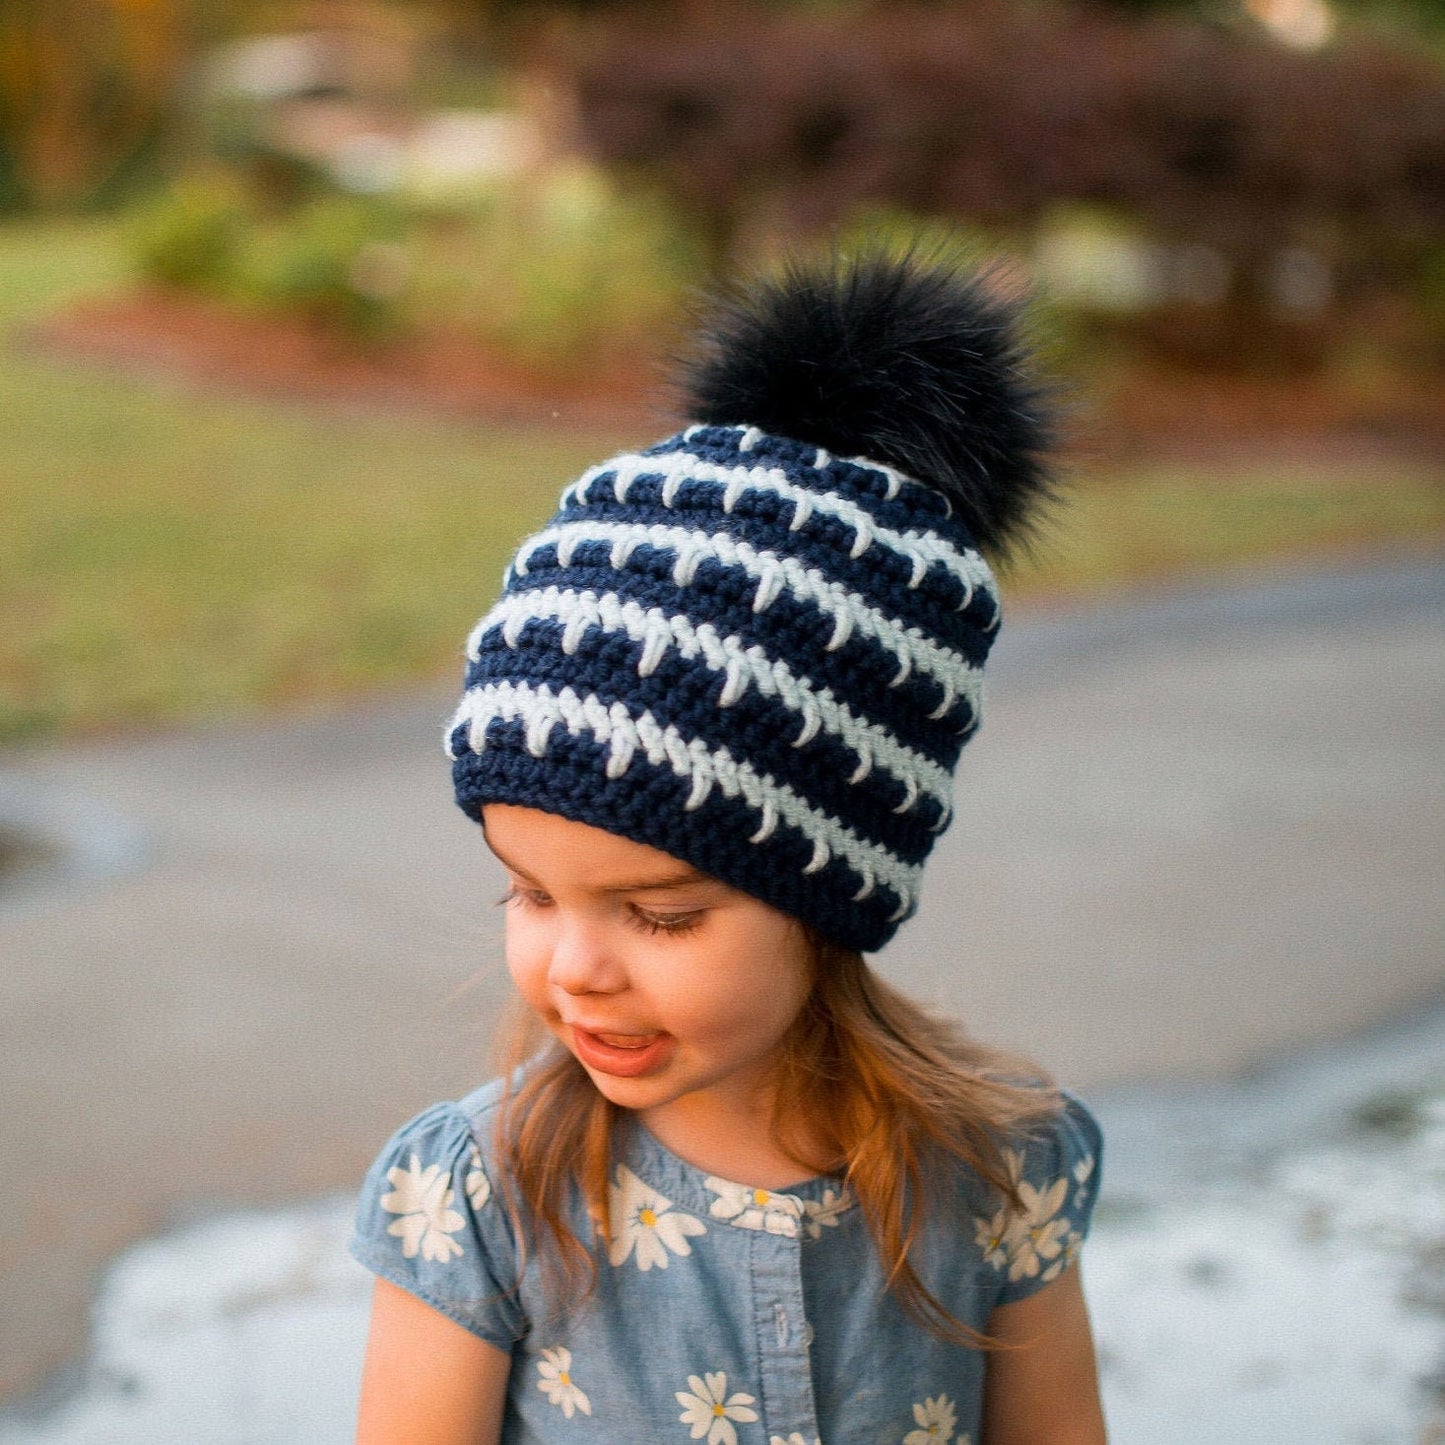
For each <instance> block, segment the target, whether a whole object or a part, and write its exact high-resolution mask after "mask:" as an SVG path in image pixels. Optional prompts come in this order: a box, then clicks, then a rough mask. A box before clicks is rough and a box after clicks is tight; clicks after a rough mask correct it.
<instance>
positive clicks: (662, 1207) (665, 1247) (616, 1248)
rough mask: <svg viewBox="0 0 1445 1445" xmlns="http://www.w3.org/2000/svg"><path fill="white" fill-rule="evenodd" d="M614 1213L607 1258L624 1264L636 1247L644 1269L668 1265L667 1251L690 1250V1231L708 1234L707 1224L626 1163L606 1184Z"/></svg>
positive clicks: (620, 1166)
mask: <svg viewBox="0 0 1445 1445" xmlns="http://www.w3.org/2000/svg"><path fill="white" fill-rule="evenodd" d="M607 1205H608V1210H609V1213H610V1214H611V1217H612V1238H611V1239H609V1240H608V1241H607V1258H608V1259H609V1260H610V1261H611V1263H612V1264H613V1265H614V1266H616V1265H621V1264H625V1263H626V1262H627V1258H628V1256H629V1255H632V1254H633V1253H634V1251H635V1254H636V1259H637V1267H638V1269H640V1270H643V1271H644V1272H645V1271H647V1270H649V1269H651V1268H653V1266H654V1265H655V1266H656V1267H657V1268H658V1269H666V1268H667V1260H668V1251H669V1250H671V1251H672V1253H673V1254H691V1253H692V1246H691V1245H690V1244H689V1243H688V1242H687V1236H688V1235H690V1234H706V1233H707V1225H705V1224H704V1223H703V1222H702V1220H700V1219H694V1218H693V1217H692V1215H690V1214H684V1213H683V1212H682V1210H680V1209H676V1208H674V1207H673V1203H672V1200H670V1199H668V1198H666V1197H665V1196H664V1195H661V1194H659V1193H658V1192H657V1190H655V1189H653V1188H652V1187H651V1186H649V1185H647V1184H644V1183H643V1182H642V1180H640V1179H639V1178H638V1177H637V1175H635V1174H634V1173H633V1172H632V1171H631V1170H630V1169H629V1168H628V1167H627V1166H626V1165H625V1164H619V1165H618V1166H617V1182H616V1183H615V1184H609V1185H608V1186H607Z"/></svg>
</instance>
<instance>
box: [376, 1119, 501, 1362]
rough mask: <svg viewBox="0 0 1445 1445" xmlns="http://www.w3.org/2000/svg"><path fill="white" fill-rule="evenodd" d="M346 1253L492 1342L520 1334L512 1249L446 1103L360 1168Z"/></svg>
mask: <svg viewBox="0 0 1445 1445" xmlns="http://www.w3.org/2000/svg"><path fill="white" fill-rule="evenodd" d="M350 1250H351V1254H352V1256H353V1257H354V1258H355V1259H356V1260H358V1261H359V1262H360V1263H361V1264H363V1265H365V1266H366V1268H367V1269H369V1270H371V1271H372V1272H373V1273H374V1274H378V1275H380V1276H381V1277H382V1278H383V1279H385V1280H388V1281H390V1282H391V1283H392V1284H394V1285H397V1286H398V1287H399V1288H401V1289H404V1290H406V1291H407V1292H408V1293H409V1294H413V1295H415V1296H416V1297H417V1298H418V1299H421V1300H424V1301H425V1302H426V1303H427V1304H429V1305H431V1306H432V1308H433V1309H436V1310H439V1311H440V1312H441V1313H442V1314H444V1315H446V1316H447V1318H448V1319H451V1320H455V1321H456V1323H457V1324H459V1325H461V1326H462V1327H463V1328H464V1329H466V1330H469V1331H470V1332H471V1333H472V1334H474V1335H476V1336H478V1337H479V1338H481V1339H483V1340H485V1341H486V1342H487V1343H488V1344H491V1345H495V1346H497V1348H499V1349H503V1350H511V1349H512V1347H513V1346H514V1345H515V1344H516V1342H517V1341H518V1340H519V1339H520V1338H521V1337H522V1336H523V1335H524V1334H525V1333H526V1321H525V1318H524V1316H523V1312H522V1309H521V1306H520V1305H519V1303H518V1300H517V1286H518V1283H519V1280H518V1269H517V1249H516V1243H515V1240H514V1238H513V1236H512V1231H511V1228H510V1224H509V1221H508V1219H507V1216H506V1210H505V1209H503V1208H502V1207H501V1205H500V1202H499V1201H498V1200H497V1199H496V1198H494V1192H493V1188H492V1180H491V1177H490V1174H489V1172H488V1166H487V1163H486V1162H485V1161H484V1159H483V1154H482V1148H481V1146H480V1145H479V1143H478V1141H477V1138H476V1136H475V1135H474V1133H473V1131H472V1127H471V1124H470V1122H469V1120H468V1118H467V1115H466V1114H465V1113H464V1112H463V1111H462V1110H461V1109H460V1108H459V1107H458V1106H457V1105H456V1104H436V1105H433V1106H432V1107H431V1108H430V1109H427V1110H424V1111H423V1112H422V1113H420V1114H418V1115H417V1116H416V1118H414V1119H412V1120H411V1121H410V1122H408V1123H406V1124H403V1125H402V1127H401V1128H400V1129H398V1130H397V1131H396V1133H395V1134H394V1135H392V1137H391V1139H390V1140H389V1141H388V1143H387V1144H386V1147H385V1148H383V1149H382V1151H381V1153H380V1154H379V1155H378V1156H377V1159H376V1162H375V1163H374V1164H372V1166H371V1169H370V1170H369V1171H368V1173H367V1176H366V1181H365V1183H364V1184H363V1185H362V1188H361V1195H360V1198H359V1200H358V1201H357V1208H356V1224H355V1229H354V1232H353V1234H352V1237H351V1243H350Z"/></svg>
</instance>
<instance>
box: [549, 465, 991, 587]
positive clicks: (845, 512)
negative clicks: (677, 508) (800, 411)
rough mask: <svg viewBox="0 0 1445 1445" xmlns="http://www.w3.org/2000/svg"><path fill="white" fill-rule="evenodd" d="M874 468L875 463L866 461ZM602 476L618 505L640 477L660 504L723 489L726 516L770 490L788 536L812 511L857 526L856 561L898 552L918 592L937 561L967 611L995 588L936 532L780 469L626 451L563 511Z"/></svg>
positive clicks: (587, 481)
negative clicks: (880, 549)
mask: <svg viewBox="0 0 1445 1445" xmlns="http://www.w3.org/2000/svg"><path fill="white" fill-rule="evenodd" d="M868 465H870V466H873V467H874V468H875V469H876V464H874V463H869V464H868ZM604 477H611V478H612V488H611V490H612V495H613V497H614V498H615V499H616V500H617V501H619V502H625V501H626V500H627V493H628V489H629V488H630V487H631V486H632V484H633V482H635V481H637V480H638V478H639V477H661V478H662V497H661V500H662V504H663V506H665V507H671V506H673V505H674V503H675V502H676V499H677V493H678V490H679V488H680V487H681V485H682V483H683V482H712V483H715V484H716V485H717V486H719V487H720V488H721V489H722V495H721V497H720V499H719V505H720V506H721V507H722V510H723V511H724V512H729V513H730V512H731V511H732V510H733V508H734V507H735V506H736V505H737V502H738V500H739V498H741V497H742V496H743V495H744V494H745V493H747V492H767V493H770V494H771V495H773V496H776V497H779V498H781V499H783V500H784V501H787V502H791V503H792V506H793V516H792V520H791V522H789V524H788V530H789V531H790V532H796V531H798V530H799V529H800V528H801V527H802V526H803V525H804V524H805V523H806V522H807V520H808V518H809V516H810V515H812V513H814V512H818V513H821V514H823V515H825V516H830V517H835V518H837V519H838V521H840V522H842V523H843V524H844V525H845V526H847V527H850V528H852V531H853V544H852V547H851V549H850V551H849V555H850V556H851V557H854V558H857V557H861V556H862V555H863V553H864V552H866V551H867V550H868V548H869V547H870V546H872V545H873V543H874V542H877V543H879V544H880V545H882V546H884V547H887V548H888V549H889V550H890V551H892V552H896V553H897V554H898V555H899V556H901V557H904V558H906V559H907V561H908V563H909V566H910V568H911V572H910V575H909V579H908V585H909V587H910V588H914V587H917V586H918V585H919V583H920V582H922V581H923V579H924V578H925V577H926V576H927V575H928V569H929V567H931V566H933V565H934V564H935V563H937V564H940V565H942V566H943V567H945V568H946V569H947V570H948V571H949V573H950V574H951V575H952V576H953V577H954V578H955V579H956V580H957V581H958V583H959V585H960V586H961V587H962V588H963V598H962V600H961V601H960V602H959V604H958V610H959V611H962V610H963V608H965V607H967V606H968V604H969V603H970V602H971V601H972V600H973V594H974V590H975V589H976V588H978V587H984V588H986V589H988V590H989V591H990V592H993V591H994V579H993V573H992V571H991V570H990V569H989V565H988V563H987V562H985V561H984V559H983V558H982V557H981V556H980V555H979V554H978V553H977V552H975V551H973V550H972V549H968V550H965V551H962V552H960V551H959V550H958V548H956V547H955V546H953V544H952V543H950V542H948V541H946V540H944V539H943V538H942V537H940V536H938V534H937V533H935V532H920V531H915V530H912V529H910V530H909V531H906V532H899V531H897V530H895V529H894V528H892V527H886V526H884V525H883V524H882V523H881V522H879V521H878V520H877V519H876V518H875V517H874V516H873V514H872V513H871V512H869V511H868V510H867V508H865V507H862V506H859V505H858V503H857V502H854V501H852V500H851V499H849V498H848V497H844V496H841V495H840V494H838V493H837V492H818V491H814V490H813V489H812V488H809V487H800V486H798V485H797V484H796V483H794V482H792V481H789V479H788V474H787V473H786V472H785V471H783V470H782V469H781V468H780V467H746V466H736V467H730V466H725V465H722V464H720V463H718V462H711V461H708V460H706V459H705V458H703V457H698V456H694V455H693V454H692V453H691V452H681V451H679V452H664V453H663V454H662V455H660V456H645V455H643V454H641V453H637V452H628V453H624V454H623V455H622V456H617V457H613V458H612V459H611V460H610V461H607V462H603V463H601V464H600V465H598V466H595V467H590V468H588V470H587V471H585V472H583V473H582V475H581V476H580V477H579V478H578V479H577V480H576V481H575V482H573V483H572V484H571V486H569V487H567V488H566V489H565V490H564V491H563V493H562V503H561V504H562V506H563V507H564V508H565V507H567V506H568V504H569V503H571V504H574V505H576V506H578V507H584V506H586V505H587V503H588V502H589V500H590V491H591V488H592V486H593V485H594V483H596V482H598V481H600V480H601V479H602V478H604Z"/></svg>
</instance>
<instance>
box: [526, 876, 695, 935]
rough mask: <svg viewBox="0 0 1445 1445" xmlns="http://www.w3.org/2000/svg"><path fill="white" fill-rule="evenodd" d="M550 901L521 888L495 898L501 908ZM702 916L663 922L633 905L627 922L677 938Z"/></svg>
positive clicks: (641, 930)
mask: <svg viewBox="0 0 1445 1445" xmlns="http://www.w3.org/2000/svg"><path fill="white" fill-rule="evenodd" d="M543 900H545V902H544V901H543ZM551 901H552V900H551V899H550V898H548V897H547V895H546V894H545V893H532V892H528V891H526V890H524V889H521V888H509V889H508V890H507V891H506V892H505V893H504V894H502V896H501V897H500V898H499V899H497V906H498V907H499V908H503V907H510V906H513V905H519V904H520V905H522V906H524V907H528V908H545V907H546V906H547V905H548V904H550V903H551ZM702 917H703V915H702V910H701V909H699V910H697V911H696V912H693V913H679V914H677V915H676V918H675V920H674V921H672V922H668V923H663V922H662V921H661V920H659V919H658V918H656V917H654V916H652V915H650V914H647V913H643V912H642V911H641V910H640V909H638V908H635V907H634V908H633V909H632V911H631V912H629V913H628V915H627V923H628V926H629V927H630V928H635V929H637V931H638V932H639V933H646V934H648V935H649V936H651V937H656V936H657V935H658V934H662V933H665V934H667V936H668V937H670V938H678V937H680V936H681V935H683V934H685V933H691V932H692V931H693V930H694V929H695V928H700V927H701V926H702Z"/></svg>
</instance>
